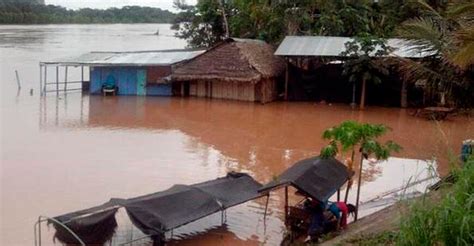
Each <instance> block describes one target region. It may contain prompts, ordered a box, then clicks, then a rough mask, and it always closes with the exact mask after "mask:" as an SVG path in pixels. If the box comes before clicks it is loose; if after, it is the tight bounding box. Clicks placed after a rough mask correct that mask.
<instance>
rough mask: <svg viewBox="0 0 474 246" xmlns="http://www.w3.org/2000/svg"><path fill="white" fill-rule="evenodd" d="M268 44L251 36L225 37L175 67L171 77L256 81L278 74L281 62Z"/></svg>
mask: <svg viewBox="0 0 474 246" xmlns="http://www.w3.org/2000/svg"><path fill="white" fill-rule="evenodd" d="M273 52H274V49H273V47H272V46H271V45H269V44H267V43H265V42H263V41H260V40H252V39H227V40H225V41H223V42H221V43H219V44H217V45H216V46H214V47H212V48H211V49H209V50H208V51H207V52H205V53H203V54H201V55H199V56H197V57H195V58H194V59H192V60H190V61H187V62H185V63H184V64H182V65H180V66H179V67H178V68H176V69H175V71H174V72H173V75H172V79H174V80H176V81H186V80H214V79H215V80H224V81H241V82H254V83H256V82H258V81H259V80H260V79H262V78H272V77H277V76H279V75H280V74H281V73H282V72H283V70H284V68H285V62H284V60H283V59H282V58H280V57H277V56H274V55H273Z"/></svg>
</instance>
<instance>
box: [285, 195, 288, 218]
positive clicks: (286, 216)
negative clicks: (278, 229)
mask: <svg viewBox="0 0 474 246" xmlns="http://www.w3.org/2000/svg"><path fill="white" fill-rule="evenodd" d="M287 222H288V186H285V225H286V224H287Z"/></svg>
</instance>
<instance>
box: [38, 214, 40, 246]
mask: <svg viewBox="0 0 474 246" xmlns="http://www.w3.org/2000/svg"><path fill="white" fill-rule="evenodd" d="M38 245H39V246H41V217H39V218H38Z"/></svg>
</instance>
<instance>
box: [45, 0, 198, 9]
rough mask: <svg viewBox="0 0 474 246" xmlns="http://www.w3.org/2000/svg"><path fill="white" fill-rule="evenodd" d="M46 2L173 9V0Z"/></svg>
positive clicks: (69, 5)
mask: <svg viewBox="0 0 474 246" xmlns="http://www.w3.org/2000/svg"><path fill="white" fill-rule="evenodd" d="M196 1H197V0H188V1H187V2H188V3H189V4H195V3H196ZM46 4H54V5H60V6H63V7H66V8H69V9H80V8H97V9H106V8H111V7H117V8H121V7H123V6H127V5H138V6H149V7H156V8H162V9H168V10H171V11H175V9H173V0H46Z"/></svg>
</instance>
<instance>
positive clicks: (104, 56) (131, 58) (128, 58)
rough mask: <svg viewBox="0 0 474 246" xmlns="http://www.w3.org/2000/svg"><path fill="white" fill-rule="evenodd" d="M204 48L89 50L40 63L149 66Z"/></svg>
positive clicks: (182, 58) (172, 61)
mask: <svg viewBox="0 0 474 246" xmlns="http://www.w3.org/2000/svg"><path fill="white" fill-rule="evenodd" d="M203 52H205V50H159V51H134V52H90V53H87V54H83V55H81V56H78V57H67V58H63V59H57V60H53V61H45V62H41V63H42V64H59V65H87V66H110V65H113V66H150V65H172V64H175V63H178V62H182V61H185V60H189V59H192V58H194V57H196V56H197V55H200V54H202V53H203Z"/></svg>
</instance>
